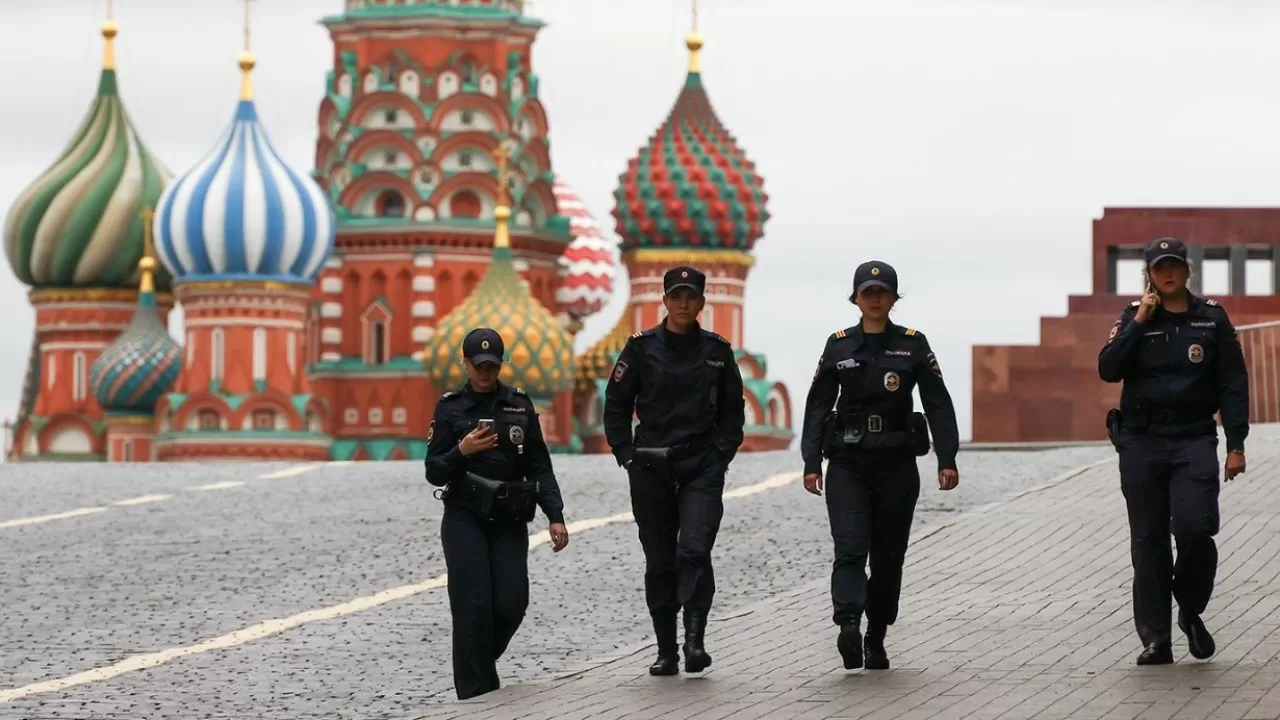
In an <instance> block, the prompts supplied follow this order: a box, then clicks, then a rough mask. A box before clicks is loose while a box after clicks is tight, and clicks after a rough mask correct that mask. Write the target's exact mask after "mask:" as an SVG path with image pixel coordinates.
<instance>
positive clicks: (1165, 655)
mask: <svg viewBox="0 0 1280 720" xmlns="http://www.w3.org/2000/svg"><path fill="white" fill-rule="evenodd" d="M1172 662H1173V647H1172V646H1171V645H1170V644H1169V641H1168V640H1163V641H1157V642H1153V643H1148V644H1147V646H1146V647H1145V648H1143V649H1142V652H1141V653H1139V654H1138V664H1139V665H1169V664H1170V663H1172Z"/></svg>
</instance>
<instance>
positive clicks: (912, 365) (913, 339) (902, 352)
mask: <svg viewBox="0 0 1280 720" xmlns="http://www.w3.org/2000/svg"><path fill="white" fill-rule="evenodd" d="M917 385H919V387H920V399H921V401H922V402H923V403H924V412H925V417H926V418H927V419H928V422H929V430H930V432H931V433H932V434H933V446H934V453H935V454H936V455H937V456H938V469H939V470H947V469H950V470H955V469H956V454H957V453H959V452H960V429H959V427H958V426H957V424H956V409H955V405H954V404H953V403H952V401H951V393H950V392H948V390H947V386H946V383H944V382H943V381H942V369H941V368H940V367H939V366H938V359H937V358H936V357H934V354H933V350H931V349H930V348H929V341H928V340H926V339H925V337H924V333H921V332H919V331H917V330H914V329H911V328H906V327H902V326H901V325H895V324H893V323H892V322H890V323H889V325H888V326H887V327H886V328H885V331H884V333H882V334H880V335H878V336H875V335H870V336H869V335H865V334H864V333H863V332H862V324H861V323H859V324H858V325H855V326H853V327H851V328H848V329H845V330H839V331H837V332H835V333H833V334H832V335H831V336H830V337H828V338H827V345H826V347H825V348H823V350H822V357H821V358H819V359H818V369H817V370H816V371H815V372H814V375H813V383H812V384H811V385H810V386H809V396H808V398H806V399H805V407H804V430H803V433H802V434H801V437H800V454H801V456H802V457H803V458H804V472H805V474H811V473H821V472H822V434H823V425H824V423H825V421H826V419H827V416H828V415H829V414H830V412H831V408H832V406H833V405H834V406H835V408H836V412H837V413H838V414H839V415H841V416H844V415H849V414H853V413H861V414H870V415H880V416H882V417H884V418H886V421H888V420H889V419H890V418H892V419H893V420H894V421H895V422H899V423H905V422H906V419H907V418H908V417H909V416H910V415H911V413H913V412H914V411H915V401H914V399H913V398H912V396H911V390H912V389H913V388H915V387H916V386H917Z"/></svg>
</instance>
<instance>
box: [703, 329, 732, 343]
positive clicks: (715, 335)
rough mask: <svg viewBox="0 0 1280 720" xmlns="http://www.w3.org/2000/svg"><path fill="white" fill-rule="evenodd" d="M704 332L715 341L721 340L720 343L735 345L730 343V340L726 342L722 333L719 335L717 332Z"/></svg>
mask: <svg viewBox="0 0 1280 720" xmlns="http://www.w3.org/2000/svg"><path fill="white" fill-rule="evenodd" d="M702 332H703V334H704V335H706V336H707V337H709V338H712V339H713V340H719V341H720V342H722V343H724V344H725V345H732V344H733V343H730V342H729V341H728V340H726V339H725V337H724V336H723V335H721V334H720V333H717V332H711V331H710V330H703V331H702Z"/></svg>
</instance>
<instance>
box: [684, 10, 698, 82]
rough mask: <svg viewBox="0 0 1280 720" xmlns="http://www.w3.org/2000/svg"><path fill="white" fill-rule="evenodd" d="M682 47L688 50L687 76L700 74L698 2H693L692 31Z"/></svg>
mask: <svg viewBox="0 0 1280 720" xmlns="http://www.w3.org/2000/svg"><path fill="white" fill-rule="evenodd" d="M684 46H685V47H687V48H689V74H690V75H698V74H701V72H702V58H700V57H699V56H698V51H699V50H701V49H702V33H700V32H698V0H693V31H692V32H690V33H689V36H688V37H686V38H685V40H684Z"/></svg>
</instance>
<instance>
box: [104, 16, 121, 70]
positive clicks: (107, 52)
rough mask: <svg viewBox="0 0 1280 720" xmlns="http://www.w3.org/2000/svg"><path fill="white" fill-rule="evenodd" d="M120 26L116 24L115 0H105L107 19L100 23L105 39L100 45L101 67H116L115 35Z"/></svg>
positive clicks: (111, 68)
mask: <svg viewBox="0 0 1280 720" xmlns="http://www.w3.org/2000/svg"><path fill="white" fill-rule="evenodd" d="M119 32H120V26H118V25H116V4H115V0H107V19H106V21H105V22H103V23H102V37H103V39H104V40H105V41H106V42H104V43H103V45H102V69H103V70H115V69H116V44H115V38H116V35H117V34H118V33H119Z"/></svg>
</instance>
